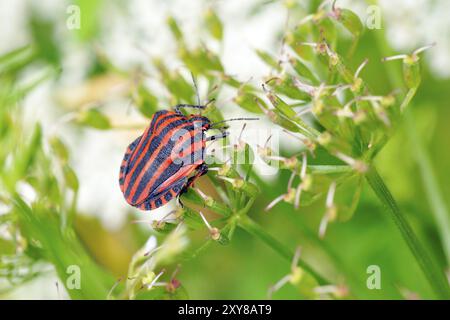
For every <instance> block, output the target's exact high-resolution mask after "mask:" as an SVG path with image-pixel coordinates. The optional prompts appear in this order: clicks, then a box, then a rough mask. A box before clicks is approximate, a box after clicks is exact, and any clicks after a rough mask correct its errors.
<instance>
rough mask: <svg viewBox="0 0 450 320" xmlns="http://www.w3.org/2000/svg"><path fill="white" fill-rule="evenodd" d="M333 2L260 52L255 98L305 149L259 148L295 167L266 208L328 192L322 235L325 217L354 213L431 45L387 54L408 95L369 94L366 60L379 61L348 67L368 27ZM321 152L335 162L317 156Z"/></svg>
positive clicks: (267, 156)
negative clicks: (263, 73) (399, 65)
mask: <svg viewBox="0 0 450 320" xmlns="http://www.w3.org/2000/svg"><path fill="white" fill-rule="evenodd" d="M329 3H330V1H324V2H323V4H322V5H321V6H319V7H318V8H317V12H315V13H312V14H310V15H308V16H307V17H305V18H304V19H302V20H300V22H299V23H298V24H297V25H295V26H294V27H293V28H291V29H289V30H287V31H286V34H285V37H284V41H283V48H282V50H281V55H280V56H279V57H274V56H271V55H270V54H269V53H266V52H261V51H259V52H258V54H259V56H260V57H261V58H262V60H263V61H264V62H266V63H267V64H268V65H269V66H271V67H272V72H271V74H270V75H269V76H268V77H267V80H266V81H265V82H264V84H263V95H262V96H260V97H259V98H258V99H255V103H256V104H257V105H258V106H259V108H260V109H261V110H262V111H263V112H264V113H265V114H266V115H267V117H268V118H269V119H270V120H271V121H272V122H273V123H274V124H276V125H277V126H280V127H282V128H283V130H284V132H285V133H287V134H289V135H290V136H294V137H296V140H297V141H298V142H299V147H300V148H301V149H303V150H304V151H303V152H301V153H300V154H295V155H293V156H288V157H286V156H282V155H279V154H276V153H275V151H274V150H270V149H268V148H267V147H264V148H259V150H258V151H259V155H260V156H261V158H263V159H264V160H265V161H266V162H267V164H269V165H277V166H279V167H280V168H281V169H284V170H289V171H291V178H290V179H289V182H288V186H287V190H286V193H284V194H282V195H280V196H278V197H277V198H275V199H273V200H272V201H270V202H269V203H268V205H267V207H266V210H270V209H272V208H273V207H274V206H275V205H276V204H277V203H279V202H281V201H284V202H288V203H291V204H293V205H294V207H295V208H298V207H299V206H304V205H309V204H310V203H311V202H312V201H313V200H316V199H319V198H323V199H324V198H326V199H325V200H324V201H325V214H324V216H323V219H322V222H321V224H320V227H319V229H320V230H319V235H320V236H321V237H323V236H324V235H325V230H326V226H327V224H328V222H332V221H335V220H338V219H339V220H345V219H348V218H349V217H351V215H352V213H353V211H354V210H355V208H356V205H357V202H358V198H359V194H360V190H361V185H362V178H363V177H364V175H365V174H366V173H367V172H368V171H369V170H370V168H371V164H372V162H373V159H374V157H375V156H376V155H377V154H378V152H379V151H380V150H381V149H382V147H383V146H384V145H385V144H386V142H387V141H388V139H389V137H390V136H391V135H392V133H393V132H394V130H395V128H396V126H397V125H398V123H399V121H400V119H401V115H402V112H403V111H404V109H405V108H406V106H407V105H408V103H409V101H410V100H411V98H412V96H413V95H414V92H415V90H416V88H417V86H418V85H419V83H420V72H419V64H418V60H419V58H418V54H419V53H421V52H423V51H424V50H426V49H428V48H430V47H431V46H426V47H423V48H420V49H418V50H416V51H414V52H413V53H412V54H411V55H399V56H394V57H387V58H385V59H384V60H383V61H390V60H394V59H402V60H403V66H404V67H403V72H404V80H405V84H406V88H407V89H408V90H410V91H409V92H408V94H406V95H405V97H404V99H403V101H402V97H401V95H400V93H401V92H391V93H387V94H379V93H374V92H371V90H370V88H369V86H368V85H367V84H366V82H365V80H364V69H365V67H366V66H367V65H368V63H378V64H381V63H382V62H381V61H373V62H369V60H368V59H364V60H363V61H361V62H360V63H359V66H358V67H357V68H355V69H354V70H353V69H352V68H350V67H349V65H350V63H349V62H350V61H351V59H352V54H353V52H354V51H355V50H356V49H357V41H358V38H359V37H360V36H361V34H362V33H363V31H364V30H363V29H364V27H363V24H362V23H361V21H360V20H359V17H358V16H357V15H356V14H354V13H353V12H351V11H350V10H347V9H341V8H338V7H337V6H336V3H335V2H333V3H332V5H331V6H328V4H329ZM338 25H341V26H343V27H344V28H345V29H347V31H349V33H350V35H351V36H352V45H351V48H350V50H349V51H348V52H342V51H343V50H342V49H340V48H341V47H342V46H341V45H340V44H341V41H342V39H341V38H342V37H341V36H340V33H339V32H338V27H339V26H338ZM411 90H414V92H411ZM266 101H267V102H266ZM318 151H320V153H322V154H323V152H325V153H327V154H329V155H330V156H331V159H334V160H333V161H332V162H331V161H330V160H329V159H330V158H328V159H326V160H322V158H323V157H322V158H317V157H316V154H317V153H318ZM343 187H346V188H353V190H354V192H353V194H354V196H353V197H351V198H350V199H343V198H342V197H341V193H340V189H341V188H343Z"/></svg>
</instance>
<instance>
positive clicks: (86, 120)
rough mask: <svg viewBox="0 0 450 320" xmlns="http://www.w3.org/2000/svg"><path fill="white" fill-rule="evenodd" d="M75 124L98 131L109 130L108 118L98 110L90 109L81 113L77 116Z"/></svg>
mask: <svg viewBox="0 0 450 320" xmlns="http://www.w3.org/2000/svg"><path fill="white" fill-rule="evenodd" d="M77 122H78V123H79V124H81V125H84V126H87V127H92V128H95V129H99V130H107V129H110V128H111V123H110V121H109V118H108V117H107V116H105V115H104V114H103V113H102V112H101V111H100V110H99V109H98V108H92V109H88V110H86V111H83V112H81V113H80V114H79V116H78V119H77Z"/></svg>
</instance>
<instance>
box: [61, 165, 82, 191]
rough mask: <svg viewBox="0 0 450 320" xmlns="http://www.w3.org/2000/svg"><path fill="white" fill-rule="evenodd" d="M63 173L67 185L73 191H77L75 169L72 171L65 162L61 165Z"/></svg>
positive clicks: (77, 183)
mask: <svg viewBox="0 0 450 320" xmlns="http://www.w3.org/2000/svg"><path fill="white" fill-rule="evenodd" d="M63 173H64V180H65V181H66V184H67V186H68V187H69V188H70V189H72V190H73V191H75V192H76V191H78V188H79V182H78V178H77V175H76V173H75V171H73V169H72V168H71V167H70V166H69V165H67V164H66V165H64V167H63Z"/></svg>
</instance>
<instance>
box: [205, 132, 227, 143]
mask: <svg viewBox="0 0 450 320" xmlns="http://www.w3.org/2000/svg"><path fill="white" fill-rule="evenodd" d="M229 135H230V133H229V132H228V131H224V132H222V133H221V134H216V135H214V136H209V137H207V138H206V141H213V140H216V139H222V138H226V137H228V136H229Z"/></svg>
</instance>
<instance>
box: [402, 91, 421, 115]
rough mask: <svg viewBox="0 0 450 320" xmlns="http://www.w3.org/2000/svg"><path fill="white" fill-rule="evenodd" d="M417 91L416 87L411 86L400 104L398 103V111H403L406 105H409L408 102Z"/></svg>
mask: <svg viewBox="0 0 450 320" xmlns="http://www.w3.org/2000/svg"><path fill="white" fill-rule="evenodd" d="M416 92H417V87H415V88H411V89H409V90H408V92H407V93H406V96H405V98H404V99H403V101H402V104H401V105H400V111H401V112H404V111H405V109H406V107H407V106H408V105H409V103H410V102H411V100H412V98H413V97H414V96H415V95H416Z"/></svg>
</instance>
